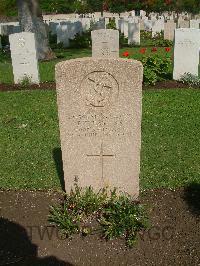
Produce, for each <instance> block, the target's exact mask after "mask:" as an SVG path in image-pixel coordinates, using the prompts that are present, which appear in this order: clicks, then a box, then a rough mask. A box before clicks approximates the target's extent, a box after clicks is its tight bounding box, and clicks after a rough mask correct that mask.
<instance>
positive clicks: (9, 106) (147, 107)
mask: <svg viewBox="0 0 200 266" xmlns="http://www.w3.org/2000/svg"><path fill="white" fill-rule="evenodd" d="M0 102H1V105H0V150H1V157H0V187H1V188H16V189H19V188H23V189H25V188H27V189H46V188H54V189H60V181H59V176H58V173H57V170H56V165H55V161H54V157H55V152H56V154H57V155H56V158H57V157H58V152H57V151H58V149H59V148H60V140H59V128H58V118H57V106H56V93H55V92H54V91H18V92H4V93H3V92H1V93H0ZM199 102H200V92H199V91H197V90H173V91H172V90H168V91H166V90H161V91H145V92H144V93H143V123H142V163H141V188H142V189H151V188H155V187H171V188H174V187H179V186H184V185H186V184H189V183H191V182H198V183H200V164H199V162H200V130H199V128H200V119H199V116H200V105H199ZM57 159H58V158H57Z"/></svg>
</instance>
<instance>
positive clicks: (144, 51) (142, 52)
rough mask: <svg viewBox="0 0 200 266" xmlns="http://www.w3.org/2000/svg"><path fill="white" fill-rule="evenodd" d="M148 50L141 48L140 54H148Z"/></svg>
mask: <svg viewBox="0 0 200 266" xmlns="http://www.w3.org/2000/svg"><path fill="white" fill-rule="evenodd" d="M146 50H147V48H141V49H140V51H139V52H140V53H141V54H145V53H146Z"/></svg>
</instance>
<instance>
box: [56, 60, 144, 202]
mask: <svg viewBox="0 0 200 266" xmlns="http://www.w3.org/2000/svg"><path fill="white" fill-rule="evenodd" d="M142 77H143V68H142V64H141V63H140V62H138V61H135V60H125V59H94V58H84V59H75V60H67V61H65V62H61V63H59V64H57V65H56V83H57V101H58V111H59V123H60V136H61V147H62V159H63V167H64V175H65V188H66V191H67V192H69V191H70V189H71V187H72V186H73V184H74V181H77V182H78V184H79V186H81V187H86V186H92V187H94V189H95V190H96V191H98V190H99V189H100V188H102V187H109V188H114V187H117V188H119V189H120V190H122V191H125V192H128V193H129V194H131V195H132V196H133V197H135V198H137V197H138V194H139V172H140V147H141V115H142V113H141V102H142Z"/></svg>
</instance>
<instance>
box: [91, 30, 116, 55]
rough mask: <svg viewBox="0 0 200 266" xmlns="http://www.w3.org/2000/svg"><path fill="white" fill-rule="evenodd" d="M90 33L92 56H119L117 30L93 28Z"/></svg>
mask: <svg viewBox="0 0 200 266" xmlns="http://www.w3.org/2000/svg"><path fill="white" fill-rule="evenodd" d="M91 35H92V56H93V57H100V58H101V57H105V58H118V57H119V31H118V30H111V29H107V30H95V31H92V32H91Z"/></svg>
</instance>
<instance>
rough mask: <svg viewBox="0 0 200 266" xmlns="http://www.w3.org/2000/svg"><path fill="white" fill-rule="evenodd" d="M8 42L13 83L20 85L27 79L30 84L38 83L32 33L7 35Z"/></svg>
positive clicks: (34, 44) (34, 43)
mask: <svg viewBox="0 0 200 266" xmlns="http://www.w3.org/2000/svg"><path fill="white" fill-rule="evenodd" d="M9 41H10V50H11V57H12V67H13V74H14V81H15V83H20V82H21V81H22V80H23V79H24V78H28V79H29V80H30V82H32V83H39V71H38V60H37V53H36V42H35V35H34V33H31V32H21V33H15V34H11V35H9Z"/></svg>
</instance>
